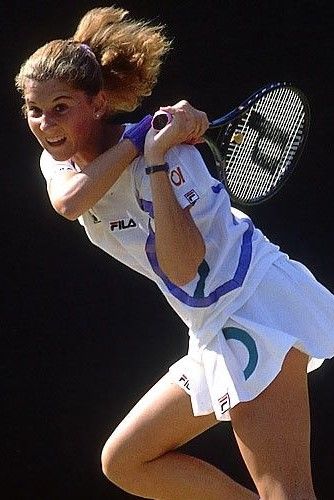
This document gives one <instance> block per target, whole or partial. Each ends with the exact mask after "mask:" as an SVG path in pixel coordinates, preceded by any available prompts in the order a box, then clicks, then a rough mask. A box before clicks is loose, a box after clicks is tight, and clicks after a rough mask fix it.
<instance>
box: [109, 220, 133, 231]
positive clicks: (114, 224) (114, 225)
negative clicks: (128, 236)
mask: <svg viewBox="0 0 334 500" xmlns="http://www.w3.org/2000/svg"><path fill="white" fill-rule="evenodd" d="M109 227H110V230H111V231H113V230H114V229H118V230H119V231H122V229H129V228H130V227H137V224H136V223H135V221H134V220H133V219H129V220H128V221H127V222H126V221H125V220H124V219H120V220H113V221H110V222H109Z"/></svg>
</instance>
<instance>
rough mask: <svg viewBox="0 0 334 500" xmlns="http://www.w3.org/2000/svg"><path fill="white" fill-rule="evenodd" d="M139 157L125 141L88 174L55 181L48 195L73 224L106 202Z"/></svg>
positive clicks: (96, 162)
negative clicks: (93, 208)
mask: <svg viewBox="0 0 334 500" xmlns="http://www.w3.org/2000/svg"><path fill="white" fill-rule="evenodd" d="M137 155H138V151H137V149H136V148H135V146H134V145H133V144H132V143H131V142H130V141H129V140H123V141H121V142H120V143H119V144H117V145H116V146H114V147H112V148H111V149H108V150H107V151H106V152H105V153H103V154H101V155H100V156H98V157H97V158H96V159H95V160H93V161H92V162H91V163H90V164H89V165H87V166H86V167H85V170H84V171H82V172H74V171H68V172H66V173H64V174H63V175H61V176H57V177H55V178H53V179H51V181H50V182H49V185H48V193H49V197H50V200H51V203H52V205H53V207H54V209H55V210H56V211H57V212H58V213H59V214H60V215H62V216H63V217H66V218H67V219H69V220H75V219H77V218H78V217H79V216H80V215H81V214H83V213H84V212H86V211H87V210H88V209H89V208H91V207H92V206H93V205H95V203H97V202H98V201H99V200H100V199H101V198H102V196H103V195H104V194H105V193H106V192H107V191H108V190H109V189H110V188H111V186H112V185H113V184H114V183H115V182H116V181H117V179H118V178H119V177H120V175H121V174H122V173H123V172H124V170H125V169H126V168H127V166H128V165H129V164H130V163H131V162H132V161H133V160H134V158H135V157H136V156H137Z"/></svg>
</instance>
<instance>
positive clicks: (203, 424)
mask: <svg viewBox="0 0 334 500" xmlns="http://www.w3.org/2000/svg"><path fill="white" fill-rule="evenodd" d="M217 423H218V422H217V420H216V419H215V416H214V415H213V414H211V415H205V416H200V417H194V416H193V412H192V408H191V403H190V397H189V395H188V394H187V393H186V392H185V391H184V390H183V389H181V388H180V387H179V386H177V385H176V384H175V383H174V382H172V381H171V378H170V375H169V374H166V375H165V376H164V377H163V378H162V379H161V380H160V381H159V382H157V384H155V385H154V386H153V387H152V388H151V389H150V390H149V391H148V392H147V393H146V394H145V396H144V397H143V398H142V399H141V400H140V401H139V402H138V403H137V404H136V406H134V407H133V409H132V410H131V411H130V413H129V414H128V415H127V416H126V417H125V418H124V420H123V421H122V422H121V423H120V424H119V425H118V427H117V428H116V429H115V431H114V432H113V433H112V434H111V436H110V438H109V439H108V441H107V442H106V445H105V447H104V454H110V455H112V456H113V459H116V460H117V462H119V461H124V463H126V465H127V467H131V466H134V465H138V464H140V463H144V462H148V461H150V460H153V459H154V458H156V457H158V456H161V455H163V454H164V453H166V452H167V451H170V450H173V449H176V448H178V447H179V446H181V445H182V444H184V443H186V442H188V441H189V440H190V439H192V438H193V437H195V436H196V435H199V434H201V433H202V432H204V431H205V430H207V429H209V428H210V427H212V426H213V425H215V424H217Z"/></svg>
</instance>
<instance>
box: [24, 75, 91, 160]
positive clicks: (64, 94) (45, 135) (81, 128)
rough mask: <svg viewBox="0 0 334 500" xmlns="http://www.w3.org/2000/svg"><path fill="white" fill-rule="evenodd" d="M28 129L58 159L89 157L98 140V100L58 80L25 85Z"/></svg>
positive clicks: (33, 81)
mask: <svg viewBox="0 0 334 500" xmlns="http://www.w3.org/2000/svg"><path fill="white" fill-rule="evenodd" d="M24 90H25V93H24V95H25V102H26V111H27V120H28V124H29V128H30V130H31V131H32V133H33V134H34V136H35V137H36V139H37V140H38V142H39V143H40V144H41V146H42V147H43V148H44V149H46V150H47V151H48V152H49V153H50V154H51V155H52V156H53V158H54V159H55V160H58V161H65V160H69V159H70V158H72V159H74V160H75V157H79V158H80V157H85V156H90V151H91V149H92V148H94V141H96V137H95V136H96V129H97V123H98V121H99V120H98V119H97V118H98V113H97V107H96V99H95V98H91V97H88V96H87V94H86V93H85V92H83V91H81V90H77V89H73V87H71V85H69V84H67V83H66V82H62V81H59V80H48V81H45V82H38V81H35V80H27V81H26V83H25V89H24Z"/></svg>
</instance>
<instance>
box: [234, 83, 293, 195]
mask: <svg viewBox="0 0 334 500" xmlns="http://www.w3.org/2000/svg"><path fill="white" fill-rule="evenodd" d="M281 94H282V92H281ZM277 97H278V98H277V99H276V104H277V106H275V107H273V106H271V104H272V103H271V102H270V100H269V99H267V102H266V103H265V105H266V106H265V108H264V109H263V111H264V115H265V116H266V119H265V120H264V121H263V127H262V130H261V128H260V129H259V133H260V135H262V136H263V137H267V138H268V140H264V141H262V144H261V148H260V150H261V152H260V155H262V160H263V161H262V162H261V158H260V161H259V162H258V164H259V166H260V167H262V168H261V175H260V177H259V178H258V179H257V180H256V183H255V182H254V180H253V183H251V186H250V191H249V193H248V195H249V196H251V197H256V196H259V195H262V194H263V195H265V194H266V192H267V191H268V190H269V189H271V188H272V187H273V186H275V185H276V184H277V183H278V182H279V180H280V178H281V176H282V175H283V174H284V172H285V170H286V169H287V168H288V165H287V164H286V163H285V162H284V152H285V151H286V150H287V149H289V147H288V146H289V144H290V143H291V137H290V134H289V127H290V124H292V123H294V121H295V119H296V112H298V106H296V105H295V104H296V100H297V95H296V94H295V95H293V94H292V95H290V96H289V97H290V99H285V100H282V97H286V96H284V95H281V96H280V95H278V96H277ZM270 106H271V107H270ZM287 111H288V112H289V113H287ZM273 113H275V116H273ZM287 117H288V122H287V123H286V118H287ZM272 120H276V123H275V126H270V124H271V123H272ZM241 195H243V196H246V195H247V193H246V191H245V190H244V192H243V193H241Z"/></svg>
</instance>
